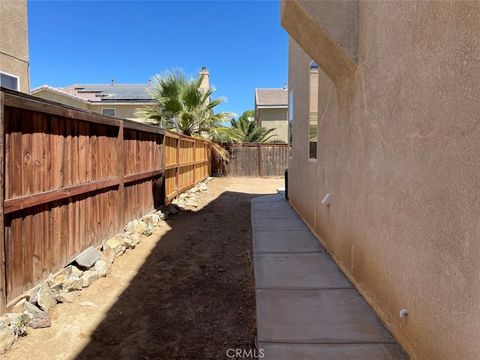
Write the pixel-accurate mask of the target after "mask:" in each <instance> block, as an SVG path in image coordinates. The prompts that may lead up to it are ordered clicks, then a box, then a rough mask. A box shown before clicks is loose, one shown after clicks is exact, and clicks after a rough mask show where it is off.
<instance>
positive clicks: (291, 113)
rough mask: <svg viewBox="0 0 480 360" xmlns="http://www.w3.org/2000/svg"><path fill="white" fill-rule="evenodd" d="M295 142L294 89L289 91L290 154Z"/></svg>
mask: <svg viewBox="0 0 480 360" xmlns="http://www.w3.org/2000/svg"><path fill="white" fill-rule="evenodd" d="M292 143H293V90H290V91H289V92H288V144H289V145H290V156H292Z"/></svg>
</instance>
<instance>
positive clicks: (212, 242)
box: [3, 178, 283, 360]
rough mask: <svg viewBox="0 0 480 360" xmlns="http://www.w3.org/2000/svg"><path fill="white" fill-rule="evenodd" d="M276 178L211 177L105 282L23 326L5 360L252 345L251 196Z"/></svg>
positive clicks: (192, 356) (132, 355)
mask: <svg viewBox="0 0 480 360" xmlns="http://www.w3.org/2000/svg"><path fill="white" fill-rule="evenodd" d="M278 187H283V180H282V179H259V178H215V179H213V180H212V181H211V182H210V183H209V190H208V191H207V192H204V193H201V194H200V195H199V196H198V198H199V200H200V201H199V207H198V208H194V209H192V211H185V212H182V213H181V214H179V215H175V216H172V217H170V218H169V219H168V220H167V223H165V224H164V225H163V226H162V227H161V228H157V229H156V230H155V232H154V234H153V235H152V236H150V237H148V238H145V239H144V240H143V241H142V242H141V243H140V244H139V245H138V246H137V247H136V248H135V249H134V250H130V251H128V252H127V253H126V254H125V255H123V256H122V257H120V258H117V259H116V261H115V263H114V264H113V266H112V269H111V272H110V273H109V275H108V276H107V277H106V278H102V279H100V280H98V281H97V282H95V283H94V284H93V285H92V286H90V287H89V288H87V289H84V290H83V291H81V292H79V296H78V297H77V298H76V299H75V300H74V302H72V303H70V304H59V305H58V306H57V307H55V308H54V309H53V310H52V311H51V313H50V315H51V318H52V326H51V327H50V328H47V329H38V330H32V329H29V334H28V336H26V337H24V338H22V339H20V340H18V341H17V342H16V343H15V344H14V346H13V348H12V349H11V350H10V351H9V352H8V353H7V354H6V355H4V356H3V357H4V358H6V359H82V360H83V359H166V360H167V359H168V360H172V359H189V360H201V359H226V351H227V349H229V348H234V349H235V348H242V349H253V348H254V346H255V336H256V328H255V294H254V284H253V269H252V262H251V228H250V200H251V199H252V198H253V197H255V196H258V195H261V194H268V193H274V192H276V189H277V188H278Z"/></svg>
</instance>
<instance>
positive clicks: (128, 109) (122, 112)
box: [88, 104, 147, 121]
mask: <svg viewBox="0 0 480 360" xmlns="http://www.w3.org/2000/svg"><path fill="white" fill-rule="evenodd" d="M146 106H147V104H145V105H128V104H100V105H96V104H89V105H88V109H89V110H92V111H95V112H98V113H100V114H101V113H102V110H103V109H115V116H116V117H119V118H122V119H129V120H137V121H138V120H141V119H140V118H139V117H138V116H137V115H136V113H137V111H138V110H140V109H143V108H144V107H146Z"/></svg>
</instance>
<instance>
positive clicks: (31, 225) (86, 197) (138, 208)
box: [0, 89, 210, 311]
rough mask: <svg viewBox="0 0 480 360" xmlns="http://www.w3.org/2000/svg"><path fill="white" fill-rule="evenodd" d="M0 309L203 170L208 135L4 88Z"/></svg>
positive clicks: (0, 94)
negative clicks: (189, 134)
mask: <svg viewBox="0 0 480 360" xmlns="http://www.w3.org/2000/svg"><path fill="white" fill-rule="evenodd" d="M0 133H1V136H0V139H1V140H0V141H1V142H2V147H1V148H2V149H4V151H3V152H1V153H0V162H1V164H0V169H1V174H0V175H1V176H0V180H1V184H2V187H3V192H1V194H2V199H1V201H0V206H1V211H2V213H3V214H2V216H0V221H1V224H0V227H1V228H2V231H1V234H2V235H1V236H2V239H0V311H2V310H4V309H5V308H6V305H7V304H8V303H9V302H11V301H12V300H14V299H15V298H17V297H18V296H20V295H21V294H22V293H24V292H25V291H27V290H29V289H30V288H32V287H33V286H35V285H36V284H37V283H39V282H40V281H41V280H43V279H45V278H47V277H48V275H49V274H50V273H52V272H55V271H56V270H58V269H60V268H61V267H63V266H65V265H66V264H68V263H69V262H70V261H72V260H73V259H74V258H75V257H76V256H77V255H78V254H79V253H80V252H81V251H83V250H84V249H85V248H87V247H88V246H91V245H98V244H99V243H100V242H101V241H102V240H103V239H107V238H109V237H112V236H113V235H115V234H116V233H118V232H120V231H122V229H123V227H124V225H125V224H126V223H127V222H128V221H130V220H132V219H134V218H139V217H141V216H143V215H144V214H146V213H148V212H149V211H151V210H154V209H155V208H158V207H159V206H160V205H161V204H162V203H164V202H169V201H171V200H172V199H173V198H174V197H175V196H177V195H178V194H180V193H181V192H182V191H185V190H186V189H188V188H189V187H192V186H194V185H195V184H196V183H197V182H199V181H201V180H203V179H205V178H206V177H207V176H208V175H209V159H210V145H209V143H208V142H206V141H203V140H199V139H193V138H190V137H187V136H183V135H178V134H175V133H170V132H168V131H164V130H162V129H160V128H159V127H155V126H149V125H144V124H141V123H136V122H131V121H127V120H121V119H116V118H113V117H109V116H103V115H99V114H96V113H92V112H87V111H84V110H79V109H75V108H72V107H68V106H65V105H62V104H58V103H54V102H50V101H46V100H43V99H38V98H35V97H32V96H29V95H24V94H20V93H17V92H12V91H7V90H4V89H1V90H0Z"/></svg>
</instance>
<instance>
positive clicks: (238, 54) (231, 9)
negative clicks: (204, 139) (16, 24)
mask: <svg viewBox="0 0 480 360" xmlns="http://www.w3.org/2000/svg"><path fill="white" fill-rule="evenodd" d="M28 18H29V37H30V38H29V46H30V79H31V80H30V81H31V88H35V87H37V86H40V85H43V84H48V85H52V86H65V85H68V84H71V83H109V82H110V81H111V80H112V79H115V81H116V82H118V83H146V82H147V81H148V79H149V78H151V77H152V76H153V75H155V74H157V73H161V72H162V71H164V70H166V69H171V68H174V67H179V68H182V69H183V70H185V71H186V72H187V73H189V74H192V75H193V74H197V72H198V70H200V68H201V67H202V66H207V67H208V69H209V71H210V78H211V84H213V85H214V86H215V87H216V89H217V92H216V95H217V96H225V97H226V98H227V102H226V103H225V104H223V105H222V106H221V108H220V110H222V111H232V112H235V113H237V114H240V113H241V112H242V111H244V110H246V109H252V108H253V101H254V89H255V88H256V87H282V86H283V85H284V83H285V81H286V80H287V34H286V32H285V31H284V30H283V29H282V27H281V26H280V5H279V2H278V1H170V2H167V1H145V2H143V1H80V2H77V1H66V0H65V1H39V0H29V2H28Z"/></svg>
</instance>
